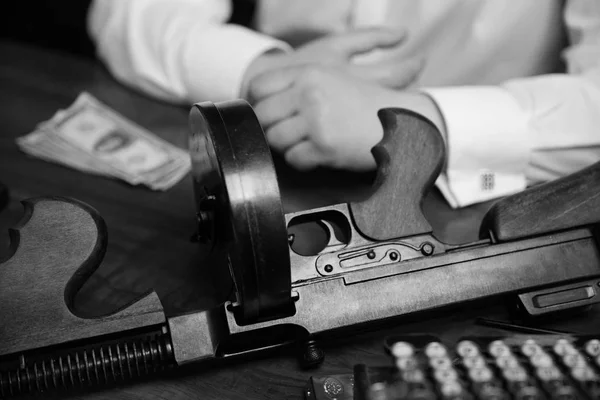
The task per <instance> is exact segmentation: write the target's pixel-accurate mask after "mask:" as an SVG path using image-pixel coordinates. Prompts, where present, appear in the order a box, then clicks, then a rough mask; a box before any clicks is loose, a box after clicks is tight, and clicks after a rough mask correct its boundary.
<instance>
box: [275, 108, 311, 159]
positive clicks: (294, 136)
mask: <svg viewBox="0 0 600 400" xmlns="http://www.w3.org/2000/svg"><path fill="white" fill-rule="evenodd" d="M266 136H267V141H268V142H269V145H271V147H272V148H273V149H274V150H275V151H277V152H279V153H283V154H285V152H286V151H287V150H288V149H289V148H291V147H292V146H294V145H296V144H298V143H300V142H302V141H303V140H305V139H306V138H307V136H308V126H307V123H306V120H305V119H304V118H303V117H302V116H300V115H294V116H293V117H291V118H288V119H284V120H283V121H281V122H278V123H277V124H275V125H273V126H272V127H271V128H269V129H268V130H267V134H266Z"/></svg>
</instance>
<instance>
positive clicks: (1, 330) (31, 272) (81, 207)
mask: <svg viewBox="0 0 600 400" xmlns="http://www.w3.org/2000/svg"><path fill="white" fill-rule="evenodd" d="M24 206H25V214H24V216H23V219H22V220H21V222H20V223H19V225H18V226H17V227H16V228H15V229H13V230H11V238H12V241H11V248H12V250H13V254H12V257H11V258H10V259H8V260H7V261H6V262H4V263H2V264H0V315H9V316H10V319H9V320H7V321H4V322H3V323H2V325H0V355H5V354H11V353H16V352H21V351H24V350H29V349H32V348H40V347H45V346H51V345H55V344H61V343H65V342H68V341H72V340H78V339H87V338H89V337H94V336H101V335H106V334H110V333H114V332H120V331H124V330H128V329H135V328H139V327H144V326H151V325H155V324H160V323H164V322H165V316H164V313H163V310H162V306H161V304H160V301H159V299H158V297H157V296H156V293H151V294H149V295H148V296H146V297H144V298H143V299H140V300H139V301H138V302H136V303H134V304H132V305H131V306H129V307H127V308H125V309H124V310H122V311H120V312H117V313H115V314H112V315H110V316H104V317H103V318H94V319H84V318H79V317H77V316H76V315H74V311H75V310H74V306H73V304H74V297H75V295H76V293H77V292H78V291H79V289H80V288H81V286H82V285H83V284H84V282H85V281H86V280H87V278H88V277H89V276H90V275H91V274H92V273H93V272H94V271H95V270H96V268H98V265H99V264H100V262H101V261H102V258H103V256H104V252H105V250H106V234H107V233H106V225H105V224H104V221H103V220H102V219H101V218H100V216H99V215H98V214H97V212H96V211H95V210H94V209H92V208H90V207H89V206H87V205H85V204H82V203H79V202H77V201H74V200H71V199H62V198H56V197H55V198H37V199H32V200H29V201H26V202H25V203H24Z"/></svg>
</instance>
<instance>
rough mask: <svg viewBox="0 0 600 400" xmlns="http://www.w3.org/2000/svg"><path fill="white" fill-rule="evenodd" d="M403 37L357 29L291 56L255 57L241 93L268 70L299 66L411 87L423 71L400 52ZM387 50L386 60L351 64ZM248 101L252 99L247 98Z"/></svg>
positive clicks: (319, 41) (380, 30)
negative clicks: (317, 66)
mask: <svg viewBox="0 0 600 400" xmlns="http://www.w3.org/2000/svg"><path fill="white" fill-rule="evenodd" d="M405 37H406V35H405V33H404V32H403V31H399V30H392V29H389V28H370V29H359V30H355V31H351V32H345V33H339V34H333V35H330V36H326V37H323V38H320V39H316V40H314V41H312V42H309V43H307V44H305V45H304V46H302V47H300V48H298V49H296V50H295V51H294V52H293V53H291V54H285V53H281V52H269V53H265V54H263V55H262V56H260V57H258V58H257V59H256V60H254V62H252V64H250V66H249V67H248V69H247V71H246V74H245V75H244V80H243V84H242V93H243V94H248V95H249V96H251V95H252V93H248V92H247V88H248V85H249V84H250V82H251V81H252V79H253V78H255V77H257V76H258V75H260V74H262V73H265V72H267V71H270V70H275V69H279V68H287V67H292V66H302V65H308V64H310V65H325V66H332V67H336V68H338V69H339V70H340V71H342V72H344V73H346V74H348V75H352V76H355V77H357V78H360V79H364V80H367V81H371V82H375V83H377V84H379V85H382V86H385V87H391V88H404V87H406V86H408V85H409V84H411V83H412V82H413V81H414V80H415V78H416V77H417V76H418V74H419V73H420V72H421V69H422V68H423V64H424V63H423V59H421V58H407V57H406V55H405V54H403V51H402V49H401V44H402V43H403V42H404V39H405ZM378 49H380V50H381V49H386V51H388V52H389V54H387V55H386V56H385V57H381V59H380V60H378V61H372V62H362V63H356V62H354V58H355V56H359V55H363V54H368V53H370V52H372V51H374V50H378ZM250 99H252V98H251V97H250Z"/></svg>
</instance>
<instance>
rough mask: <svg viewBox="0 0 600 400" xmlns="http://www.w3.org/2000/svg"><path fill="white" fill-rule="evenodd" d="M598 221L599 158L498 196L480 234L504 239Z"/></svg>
mask: <svg viewBox="0 0 600 400" xmlns="http://www.w3.org/2000/svg"><path fill="white" fill-rule="evenodd" d="M598 222H600V162H597V163H595V164H593V165H591V166H589V167H587V168H585V169H582V170H581V171H579V172H576V173H574V174H572V175H569V176H565V177H563V178H560V179H557V180H555V181H552V182H548V183H545V184H542V185H539V186H535V187H532V188H530V189H528V190H526V191H524V192H521V193H517V194H515V195H512V196H510V197H507V198H506V199H503V200H500V201H499V202H497V203H496V204H494V206H493V207H492V208H491V209H490V211H489V212H488V213H487V215H486V216H485V218H484V221H483V223H482V226H481V236H482V237H488V235H490V234H491V235H492V236H493V237H494V238H495V239H496V240H497V241H500V242H504V241H509V240H515V239H522V238H525V237H529V236H534V235H539V234H542V233H549V232H556V231H559V230H564V229H568V228H572V227H576V226H583V225H591V224H595V223H598Z"/></svg>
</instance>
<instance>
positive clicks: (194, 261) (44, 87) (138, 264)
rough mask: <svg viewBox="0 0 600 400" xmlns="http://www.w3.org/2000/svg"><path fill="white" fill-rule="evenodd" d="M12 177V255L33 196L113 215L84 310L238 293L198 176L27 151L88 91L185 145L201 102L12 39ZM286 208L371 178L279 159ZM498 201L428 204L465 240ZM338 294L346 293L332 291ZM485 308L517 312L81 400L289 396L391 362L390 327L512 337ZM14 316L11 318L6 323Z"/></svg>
mask: <svg viewBox="0 0 600 400" xmlns="http://www.w3.org/2000/svg"><path fill="white" fill-rule="evenodd" d="M0 54H2V57H1V58H0V182H3V183H4V184H6V185H7V186H8V187H9V189H10V194H11V201H10V202H9V206H8V208H7V209H6V210H5V211H4V212H2V213H0V227H1V228H2V229H1V230H0V259H2V256H3V255H5V254H6V247H7V244H8V235H7V233H6V232H7V231H6V229H7V228H8V227H10V226H11V225H13V224H14V223H15V222H16V221H18V220H19V218H20V215H21V211H22V208H21V205H20V204H19V201H20V200H22V199H25V198H30V197H36V196H43V195H59V196H69V197H74V198H77V199H79V200H82V201H84V202H86V203H88V204H90V205H92V206H93V207H95V208H96V209H97V210H98V211H99V212H100V214H101V215H102V216H103V217H104V219H105V221H106V223H107V225H108V231H109V245H108V251H107V255H106V257H105V260H104V262H103V263H102V265H101V267H100V268H99V269H98V271H97V272H96V273H95V274H94V275H93V276H92V277H91V278H90V280H89V281H88V282H87V283H86V284H85V285H84V287H83V289H82V291H81V292H80V294H79V295H78V297H77V310H78V313H79V315H81V316H88V317H91V316H98V315H102V314H106V313H109V312H111V311H113V310H116V309H117V308H120V307H122V306H123V305H125V304H127V303H129V302H131V301H132V300H133V299H135V298H136V297H138V296H139V295H141V294H142V293H145V292H147V291H148V290H150V289H154V290H155V291H156V292H157V293H158V295H159V296H160V298H161V300H162V302H163V305H164V308H165V312H166V313H167V315H172V314H174V313H178V312H181V311H185V310H193V309H206V308H208V307H211V306H213V305H216V304H218V303H220V302H221V301H222V300H223V299H224V297H225V295H226V293H224V291H223V290H220V288H219V286H218V285H216V286H215V285H213V284H212V282H213V277H214V274H211V270H210V268H209V266H208V265H203V264H202V262H201V261H199V260H198V254H197V246H196V245H195V244H194V243H191V242H190V240H189V238H190V235H191V234H192V233H193V232H194V229H195V225H194V215H195V210H194V205H193V193H192V185H191V179H190V177H189V176H188V177H186V178H185V179H184V180H183V181H181V182H180V183H178V184H177V185H176V186H175V187H173V188H172V189H170V190H168V191H166V192H153V191H151V190H148V189H146V188H144V187H132V186H129V185H127V184H125V183H122V182H120V181H117V180H111V179H106V178H101V177H96V176H92V175H88V174H84V173H81V172H78V171H75V170H71V169H69V168H66V167H62V166H59V165H55V164H51V163H48V162H44V161H41V160H37V159H34V158H31V157H28V156H26V155H25V154H23V153H22V152H20V151H19V150H18V148H17V146H16V144H15V138H17V137H18V136H21V135H24V134H26V133H28V132H30V131H32V130H33V129H34V127H35V126H36V124H37V123H39V122H41V121H44V120H46V119H48V118H50V117H51V116H52V115H53V114H54V112H55V111H56V110H58V109H59V108H65V107H67V106H68V105H70V104H71V103H72V102H73V101H74V99H75V98H76V97H77V95H78V94H79V93H80V92H82V91H87V92H90V93H91V94H93V95H94V96H96V97H97V98H98V99H99V100H101V101H102V102H104V103H106V104H107V105H109V106H110V107H112V108H114V109H115V110H117V111H118V112H119V113H121V114H123V115H124V116H126V117H128V118H130V119H132V120H133V121H135V122H137V123H139V124H141V125H142V126H144V127H146V128H148V129H149V130H150V131H152V132H153V133H155V134H157V135H159V136H160V137H162V138H164V139H166V140H168V141H170V142H172V143H174V144H175V145H177V146H180V147H182V148H185V147H186V143H187V135H188V122H187V115H188V110H189V107H187V106H185V107H178V106H173V105H168V104H165V103H161V102H158V101H155V100H152V99H149V98H147V97H145V96H143V95H140V94H139V93H137V92H134V91H132V90H130V89H127V88H125V87H124V86H122V85H121V84H119V83H117V82H116V81H115V80H114V79H112V78H111V77H110V75H109V74H108V72H107V71H106V70H105V69H104V68H103V67H102V66H101V65H100V64H99V63H97V62H94V61H91V60H86V59H79V58H76V57H74V56H70V55H66V54H61V53H56V52H49V51H45V50H40V49H35V48H30V47H26V46H23V45H20V44H15V43H11V42H0ZM277 170H278V176H279V180H280V186H281V191H282V198H283V204H284V209H285V211H286V212H292V211H298V210H302V209H307V208H312V207H317V206H323V205H327V204H334V203H339V202H344V201H350V200H352V199H355V198H358V197H360V196H361V195H364V193H365V189H366V186H365V184H364V183H361V179H359V177H357V176H354V175H351V174H344V173H335V172H330V171H329V172H327V171H326V172H323V171H319V172H315V173H304V174H301V173H298V172H294V171H292V170H291V169H289V168H287V167H286V166H285V165H283V163H281V162H280V161H278V162H277ZM488 208H489V204H482V205H479V206H475V207H469V208H466V209H462V210H457V211H454V210H451V209H450V208H449V207H448V206H447V205H446V203H445V202H444V200H443V199H442V197H441V196H440V194H439V193H438V192H437V191H434V192H433V193H432V194H431V195H430V196H429V197H428V198H427V199H426V201H425V204H424V209H425V213H426V215H427V216H428V218H429V220H430V222H431V223H432V225H433V227H434V233H435V234H436V236H437V237H438V238H439V239H441V240H443V241H446V242H450V243H459V242H465V241H469V240H474V239H476V238H477V230H478V227H479V223H480V221H481V218H482V217H483V215H484V213H485V212H486V210H487V209H488ZM332 301H335V299H332ZM598 311H600V308H598V307H597V308H596V309H595V310H593V311H592V312H591V313H586V314H582V315H575V316H571V318H570V319H569V320H561V319H554V320H552V321H546V322H545V323H544V324H543V326H545V327H548V328H562V329H571V330H573V331H578V332H591V331H594V329H595V328H594V326H600V324H599V322H600V312H598ZM480 315H485V316H487V317H495V318H498V319H507V318H508V317H507V311H506V310H505V306H504V304H503V300H502V299H493V300H491V301H485V302H478V303H476V304H474V305H469V306H468V307H455V308H453V309H451V310H448V311H446V312H444V313H443V315H442V314H439V313H427V314H420V315H416V316H410V317H406V318H403V319H400V320H398V321H395V322H394V324H392V325H389V326H386V327H385V328H380V329H378V330H375V331H370V332H367V333H361V334H353V335H351V336H346V337H342V338H341V340H336V341H334V342H333V341H332V342H331V343H324V344H323V346H324V348H325V351H326V361H325V363H324V364H323V365H322V366H321V367H320V369H318V370H316V371H303V370H301V369H300V368H299V367H298V364H297V361H296V358H295V355H294V354H293V353H292V352H290V351H278V352H271V353H269V354H264V355H259V356H257V357H253V358H245V359H243V360H234V361H230V362H226V363H223V365H219V366H206V365H197V366H192V367H189V368H185V369H180V370H177V371H176V372H173V373H170V374H168V375H166V376H161V377H158V378H153V379H152V380H146V381H143V382H137V383H134V384H130V385H127V386H120V387H115V388H110V389H100V390H95V391H91V392H89V393H86V394H77V395H69V396H66V397H67V398H71V399H146V400H152V399H198V398H202V399H282V398H286V399H287V398H289V399H295V398H301V397H302V390H301V389H302V387H303V386H304V385H305V383H306V382H307V380H308V378H309V377H310V376H311V375H313V374H328V373H344V372H350V371H351V368H352V366H353V365H354V364H356V363H359V362H365V363H368V364H373V365H377V364H385V363H386V362H387V358H386V356H385V354H384V352H383V347H382V339H383V338H384V337H385V336H386V335H389V334H398V333H408V332H430V333H434V334H437V335H439V336H441V337H442V338H445V339H448V340H456V339H457V338H458V337H460V336H462V335H465V334H486V333H494V334H501V333H504V332H503V331H498V330H494V329H491V328H483V327H480V326H476V325H475V324H474V323H473V321H474V318H475V317H477V316H480ZM4 318H6V316H2V315H0V321H2V320H3V319H4Z"/></svg>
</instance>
